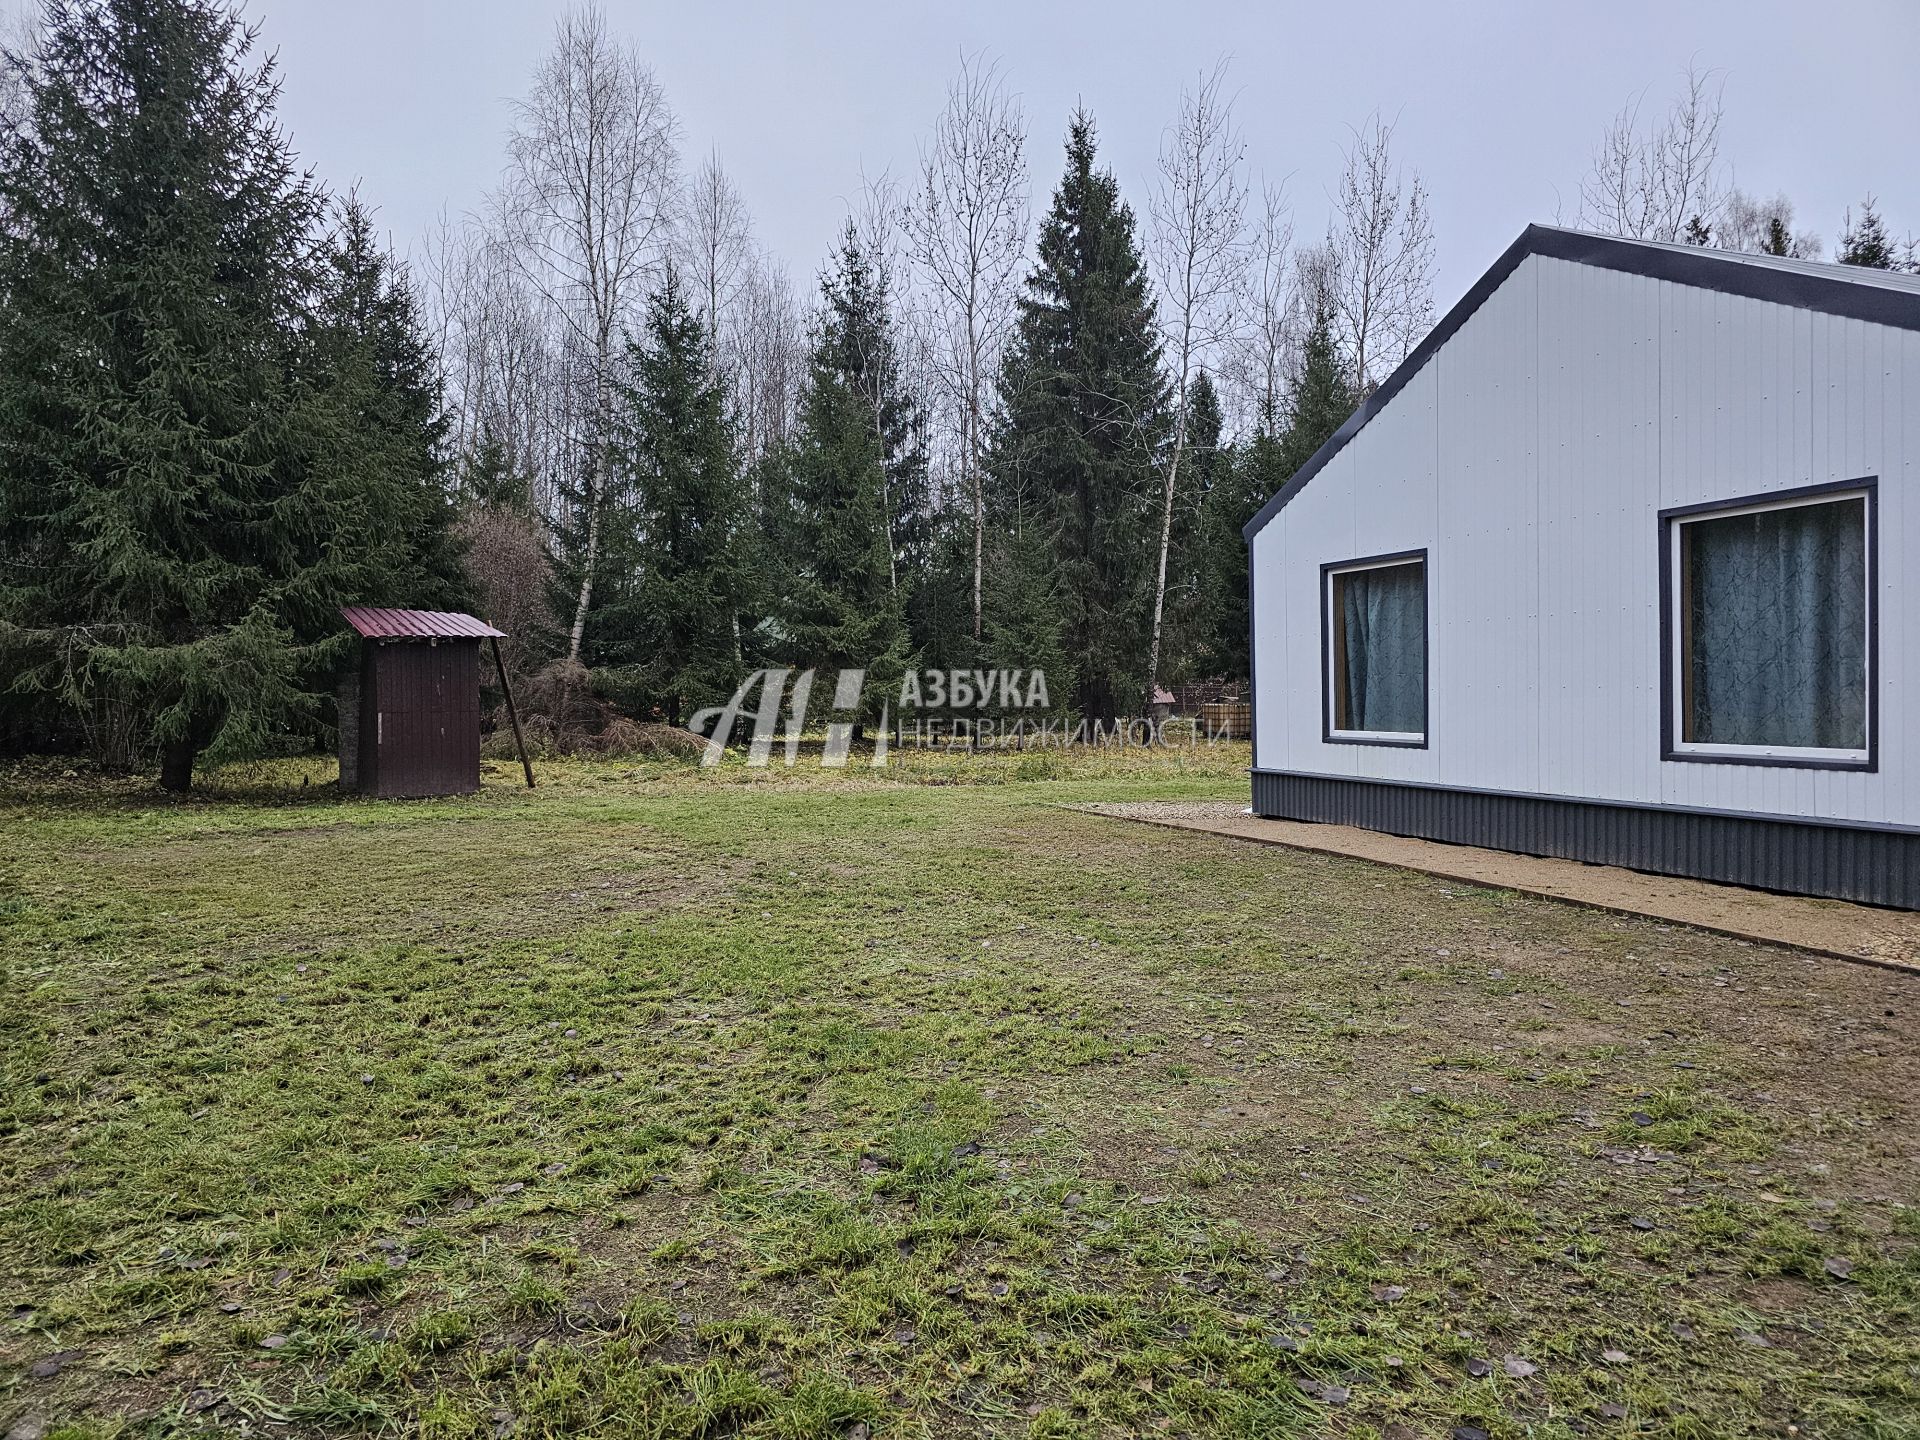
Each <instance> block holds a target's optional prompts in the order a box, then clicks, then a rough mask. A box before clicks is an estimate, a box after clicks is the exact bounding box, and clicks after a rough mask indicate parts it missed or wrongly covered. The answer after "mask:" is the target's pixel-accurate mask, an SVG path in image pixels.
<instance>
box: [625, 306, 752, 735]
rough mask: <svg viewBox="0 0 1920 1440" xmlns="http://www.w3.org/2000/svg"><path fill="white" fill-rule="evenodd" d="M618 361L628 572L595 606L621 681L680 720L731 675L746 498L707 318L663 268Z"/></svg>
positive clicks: (734, 673) (721, 695)
mask: <svg viewBox="0 0 1920 1440" xmlns="http://www.w3.org/2000/svg"><path fill="white" fill-rule="evenodd" d="M627 370H628V375H629V379H628V380H627V382H626V383H625V384H624V385H622V386H621V387H620V391H619V404H618V410H617V416H616V418H617V424H618V434H619V442H618V447H617V453H618V455H619V461H620V465H621V467H622V468H623V469H624V470H625V471H626V473H627V474H628V475H629V476H630V477H631V478H630V482H629V487H630V490H631V493H632V496H633V505H632V509H631V515H630V521H629V523H631V524H632V526H633V528H634V537H633V541H632V551H633V555H634V559H635V562H636V573H635V578H634V581H633V583H632V586H631V588H630V590H629V591H628V593H627V595H626V596H625V598H623V599H622V600H621V601H620V602H618V603H617V604H615V605H612V606H609V607H607V608H606V609H605V610H604V611H603V613H602V614H601V617H600V630H601V633H602V635H603V637H606V638H604V639H603V642H602V644H603V648H605V649H608V650H610V651H612V652H613V653H612V654H611V655H609V657H608V660H609V663H612V664H615V665H618V666H621V667H623V668H624V670H625V673H624V675H621V676H619V677H617V680H618V682H619V684H620V688H623V689H629V690H631V691H632V692H634V694H635V695H636V697H637V699H638V701H639V703H640V704H642V705H645V706H649V707H652V706H657V707H658V708H659V709H660V710H661V711H662V712H663V713H664V714H665V715H666V717H667V719H668V721H669V722H670V723H672V724H675V725H678V724H679V723H680V722H681V720H682V718H683V717H685V716H687V715H690V714H692V713H693V712H694V711H695V710H697V709H699V708H700V707H702V706H704V705H709V704H717V703H720V702H722V701H724V700H725V699H726V698H727V696H728V695H729V694H731V693H732V691H733V689H734V687H735V685H736V684H738V682H739V679H740V669H741V667H740V656H739V653H738V649H737V645H738V640H737V635H738V631H737V629H736V621H737V619H738V616H739V609H740V583H741V574H740V564H739V539H740V529H741V525H742V523H743V520H744V510H745V507H744V505H743V503H742V501H743V492H742V488H741V483H740V475H739V466H738V462H737V460H736V457H735V452H734V445H733V436H732V434H731V432H730V430H729V427H728V423H727V417H726V399H725V396H724V394H723V393H722V389H721V384H720V381H719V379H718V377H717V374H716V372H715V370H714V367H713V365H712V363H711V355H710V349H709V340H708V335H707V329H706V325H705V323H704V321H703V320H702V319H701V317H699V316H697V315H695V314H694V313H693V312H692V310H690V309H689V308H688V306H687V302H686V297H685V295H684V293H683V292H682V290H681V288H680V282H679V279H678V277H677V276H676V275H675V274H674V273H673V272H672V271H671V270H669V271H668V273H667V279H666V283H665V285H664V286H663V287H662V288H661V289H660V290H659V291H658V292H657V293H656V294H655V295H653V296H652V297H651V298H650V299H649V301H648V305H647V323H646V334H645V338H644V341H643V342H641V343H630V344H629V346H628V352H627Z"/></svg>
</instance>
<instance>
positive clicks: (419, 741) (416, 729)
mask: <svg viewBox="0 0 1920 1440" xmlns="http://www.w3.org/2000/svg"><path fill="white" fill-rule="evenodd" d="M479 654H480V647H479V644H478V643H477V642H475V641H471V640H443V641H441V642H440V643H439V644H437V645H436V644H428V643H426V642H424V641H409V642H404V643H400V644H392V645H383V646H381V647H380V688H379V700H378V704H377V714H376V715H375V717H374V725H375V732H376V733H375V736H374V743H375V748H376V750H377V751H378V754H379V763H378V767H377V775H378V783H377V788H376V793H378V794H381V795H458V794H463V793H465V792H467V791H470V790H477V789H478V788H479V786H480V670H479V663H480V662H479Z"/></svg>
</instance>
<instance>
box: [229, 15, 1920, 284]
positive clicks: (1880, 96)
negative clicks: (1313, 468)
mask: <svg viewBox="0 0 1920 1440" xmlns="http://www.w3.org/2000/svg"><path fill="white" fill-rule="evenodd" d="M565 8H566V5H565V4H564V3H562V0H250V3H249V5H248V7H247V13H248V14H249V15H250V16H252V17H253V18H255V19H256V20H258V21H260V22H261V23H262V25H263V27H264V36H265V41H266V43H267V45H268V46H270V47H272V48H274V49H276V50H277V51H278V53H279V56H280V60H281V63H282V65H283V67H284V73H285V84H286V88H285V94H284V99H283V104H282V116H283V119H284V121H285V123H286V125H287V127H288V129H289V130H290V131H291V132H292V135H293V138H294V142H295V144H296V145H297V146H298V148H299V149H300V151H301V152H302V154H303V155H304V157H305V158H306V159H307V160H308V162H309V163H311V164H312V165H314V166H315V167H316V169H317V170H318V172H319V173H320V175H321V176H322V177H323V178H324V179H325V180H327V181H328V183H330V184H331V185H333V186H335V187H337V188H344V187H345V186H346V185H348V184H350V183H352V182H354V181H356V180H358V181H359V182H360V184H361V188H362V192H363V194H364V195H365V197H366V198H367V199H368V200H370V201H372V202H373V203H374V204H376V205H377V206H378V207H379V210H380V214H381V217H382V220H383V222H384V224H385V226H386V227H387V229H388V230H389V231H390V232H391V233H392V235H393V238H394V241H395V243H396V245H397V246H398V247H399V248H401V249H402V250H405V249H407V248H409V247H410V246H411V245H413V244H414V243H415V242H416V241H417V239H418V237H419V236H420V235H421V234H422V233H423V232H424V231H425V229H426V228H427V227H428V226H429V225H430V224H431V223H432V221H433V219H434V217H435V216H436V215H437V214H438V213H439V212H440V210H441V209H442V208H443V207H445V208H446V209H447V210H448V211H449V212H451V213H453V214H455V215H458V214H460V213H462V212H464V211H468V210H471V209H473V208H475V207H476V206H478V205H479V204H480V203H481V200H482V197H483V196H484V194H485V193H486V191H487V190H488V189H489V187H491V186H492V185H493V184H494V183H495V181H496V180H497V178H498V176H499V172H500V166H501V159H502V153H503V145H502V140H503V135H504V132H505V130H506V128H507V125H508V123H509V118H510V115H509V100H510V98H511V97H513V96H515V95H518V94H520V93H521V92H522V91H523V89H524V88H525V85H526V82H527V77H528V74H529V71H530V69H531V67H532V64H533V61H534V59H535V57H536V55H537V54H538V53H539V52H540V51H541V50H542V49H543V48H544V47H545V46H546V44H547V42H548V39H549V36H550V34H551V31H552V26H553V21H554V18H555V17H556V16H557V15H558V14H559V13H560V12H561V11H562V10H564V9H565ZM606 9H607V13H608V15H609V17H610V19H611V20H612V22H613V24H614V25H615V26H616V28H618V29H620V30H621V31H623V32H624V33H626V34H627V35H629V36H631V37H632V39H633V40H634V41H635V43H637V45H638V46H639V48H640V50H641V52H642V53H643V54H644V55H645V57H646V58H647V60H648V61H649V63H651V64H652V66H653V67H654V69H655V72H656V73H657V75H658V76H659V78H660V80H661V82H662V83H663V84H664V86H665V88H666V91H667V94H668V96H669V98H670V100H671V102H672V105H673V108H674V110H675V111H676V113H677V114H678V116H679V119H680V123H681V126H682V128H683V143H682V150H683V154H685V155H687V156H698V155H700V154H702V153H704V152H705V151H707V150H708V149H709V148H710V147H715V146H717V147H718V149H719V152H720V156H721V160H722V163H723V164H724V166H725V167H726V169H727V170H728V171H729V172H730V173H731V174H732V176H733V177H734V179H735V181H736V183H737V184H738V185H739V187H740V189H741V191H742V193H743V195H744V197H745V199H746V202H747V204H748V206H749V207H750V208H751V210H752V212H753V216H754V221H755V227H756V231H757V233H758V236H759V238H760V239H761V241H762V243H764V244H765V245H767V246H768V248H770V249H771V250H773V251H774V252H775V253H777V254H779V255H781V256H783V257H784V258H785V259H786V260H787V262H788V263H789V265H791V266H792V268H793V270H794V272H795V275H796V278H801V277H805V276H809V275H811V274H812V273H813V272H814V271H815V269H816V268H817V267H818V265H819V263H820V260H821V258H822V256H823V255H824V254H825V252H826V249H827V246H828V243H829V241H830V239H831V238H832V235H833V232H834V231H835V229H836V228H837V227H838V225H839V223H840V221H841V220H842V218H843V217H844V216H845V214H846V213H847V208H848V205H849V203H850V201H852V199H853V198H854V197H855V196H856V195H857V194H858V191H859V187H860V177H861V174H862V172H863V171H864V172H866V173H868V174H875V173H878V172H880V171H883V170H886V169H887V168H889V167H892V168H893V169H894V171H895V172H896V173H901V172H910V171H911V170H912V169H913V167H914V165H915V156H916V146H917V144H918V142H919V140H920V138H921V137H922V136H923V135H924V134H925V133H926V132H927V131H928V129H929V128H930V126H931V123H932V120H933V118H934V116H935V114H936V113H937V112H938V111H939V109H940V106H941V103H942V100H943V96H944V88H945V85H946V82H947V80H948V78H949V77H950V75H951V74H952V72H953V71H954V69H955V67H956V65H957V62H958V59H959V57H960V54H961V52H962V51H967V52H974V51H982V50H984V51H986V52H988V53H989V54H991V55H993V56H996V57H998V58H999V60H1000V61H1001V63H1002V65H1003V67H1004V70H1005V73H1006V75H1007V78H1008V80H1009V82H1010V83H1011V85H1012V87H1013V88H1014V89H1015V90H1017V91H1018V93H1019V94H1020V95H1021V96H1022V98H1023V100H1024V103H1025V108H1026V113H1027V118H1028V125H1029V144H1028V157H1029V167H1030V170H1031V173H1032V177H1033V182H1034V190H1035V198H1036V211H1037V210H1038V208H1039V207H1040V206H1042V205H1044V204H1045V201H1046V197H1047V195H1048V194H1049V193H1050V192H1051V189H1052V187H1053V184H1054V182H1055V180H1056V179H1057V178H1058V175H1059V170H1060V138H1061V135H1062V132H1063V130H1064V127H1065V122H1066V117H1067V113H1068V111H1069V110H1070V109H1071V108H1072V106H1073V105H1074V103H1075V101H1076V100H1078V101H1082V102H1084V103H1085V104H1086V105H1087V106H1088V107H1089V108H1090V109H1091V110H1092V111H1093V113H1094V116H1095V117H1096V119H1097V121H1098V123H1099V127H1100V132H1101V137H1102V144H1103V149H1104V152H1105V155H1106V157H1107V160H1108V163H1109V164H1110V165H1111V166H1112V167H1113V168H1114V169H1115V171H1116V173H1117V174H1118V175H1119V177H1120V180H1121V184H1122V185H1123V187H1124V188H1125V189H1126V191H1127V193H1128V196H1129V198H1130V199H1131V200H1132V202H1133V203H1134V207H1135V210H1136V212H1144V209H1145V187H1146V184H1147V181H1148V179H1149V177H1150V175H1151V172H1152V166H1153V159H1154V155H1155V152H1156V150H1157V147H1158V145H1159V141H1160V136H1161V132H1162V130H1163V128H1164V127H1165V125H1166V124H1167V121H1168V120H1169V118H1170V117H1171V116H1172V115H1173V113H1174V110H1175V107H1176V105H1177V103H1178V97H1179V90H1180V87H1181V85H1182V83H1183V82H1191V81H1192V80H1193V78H1194V77H1195V75H1196V74H1197V72H1198V71H1199V70H1201V69H1202V68H1204V67H1209V66H1211V65H1212V64H1213V63H1214V61H1215V60H1216V59H1218V58H1219V57H1221V56H1223V55H1224V56H1228V57H1230V58H1231V61H1232V69H1231V71H1230V75H1231V80H1232V87H1233V89H1235V90H1236V91H1237V93H1238V97H1239V99H1238V111H1237V113H1238V117H1239V119H1240V121H1241V123H1242V126H1243V128H1244V130H1245V133H1246V138H1247V140H1248V143H1249V156H1250V158H1251V160H1252V162H1253V165H1254V166H1255V167H1256V168H1257V169H1258V170H1260V171H1264V172H1265V173H1266V174H1268V175H1269V176H1271V177H1273V178H1275V179H1279V178H1285V179H1286V180H1287V184H1288V190H1289V192H1290V194H1291V197H1292V200H1293V204H1294V214H1295V222H1296V228H1297V231H1298V232H1299V234H1300V235H1301V236H1302V237H1303V238H1304V237H1311V236H1313V235H1315V234H1317V233H1320V232H1321V231H1323V230H1324V227H1325V224H1326V215H1327V209H1328V194H1329V192H1330V190H1331V187H1332V186H1333V184H1334V183H1335V181H1336V179H1337V177H1338V174H1339V163H1340V146H1341V144H1342V143H1343V142H1344V141H1345V140H1346V138H1347V127H1349V126H1351V125H1359V124H1361V123H1362V122H1363V121H1364V120H1365V118H1366V117H1367V115H1368V114H1369V112H1371V111H1372V110H1374V109H1375V108H1376V107H1377V108H1379V109H1381V110H1382V111H1383V112H1385V113H1386V114H1387V115H1389V116H1398V117H1399V133H1398V140H1397V147H1396V148H1397V149H1398V151H1399V153H1400V154H1401V156H1402V157H1403V159H1404V161H1405V162H1406V163H1407V164H1408V165H1411V166H1413V167H1415V168H1417V169H1418V170H1419V171H1420V173H1421V175H1422V176H1423V177H1424V178H1425V180H1426V183H1427V186H1428V189H1429V191H1430V192H1431V195H1432V200H1433V209H1434V219H1435V232H1436V235H1437V241H1438V254H1439V283H1438V294H1437V296H1436V299H1437V301H1438V302H1439V305H1440V308H1441V309H1444V308H1445V307H1446V306H1447V305H1448V304H1450V303H1451V302H1452V301H1453V300H1454V299H1455V298H1456V297H1457V296H1458V295H1459V294H1460V292H1461V291H1463V290H1464V289H1465V288H1466V287H1467V286H1468V285H1470V284H1471V283H1472V281H1473V279H1474V278H1475V277H1476V276H1477V275H1478V274H1479V273H1480V271H1481V270H1483V269H1484V268H1485V267H1486V266H1487V265H1488V264H1490V263H1491V262H1492V261H1493V259H1494V258H1495V257H1496V256H1497V255H1498V254H1499V252H1500V251H1501V250H1502V249H1503V248H1504V247H1505V246H1506V245H1507V243H1508V242H1509V241H1511V240H1512V239H1513V237H1514V236H1515V235H1516V234H1517V233H1518V232H1519V230H1520V229H1521V227H1522V226H1523V225H1525V224H1526V223H1527V222H1528V221H1532V220H1546V221H1551V220H1552V219H1553V218H1554V216H1555V211H1556V207H1559V208H1560V209H1561V210H1562V212H1563V213H1564V216H1565V218H1566V219H1567V221H1568V222H1569V223H1571V221H1572V219H1573V216H1574V213H1575V210H1576V208H1577V202H1578V185H1579V180H1580V177H1581V175H1582V173H1583V172H1584V171H1585V169H1586V168H1587V165H1588V162H1589V160H1590V158H1591V154H1592V150H1593V146H1594V142H1595V141H1596V139H1597V138H1598V136H1599V134H1600V132H1601V130H1602V128H1603V127H1604V126H1605V124H1606V123H1607V120H1608V119H1609V117H1610V116H1611V115H1612V114H1613V113H1614V112H1615V111H1617V110H1618V109H1619V108H1620V107H1621V105H1622V104H1623V103H1624V102H1626V101H1627V100H1628V99H1629V98H1630V97H1631V96H1633V95H1634V94H1636V93H1637V92H1640V91H1642V90H1644V91H1645V92H1646V102H1645V103H1646V105H1647V106H1648V107H1649V109H1655V108H1664V106H1665V104H1666V103H1667V102H1668V101H1669V100H1670V99H1671V98H1672V97H1673V95H1674V94H1675V93H1676V91H1677V90H1678V88H1679V86H1680V84H1681V81H1682V72H1683V71H1684V69H1685V67H1686V65H1687V63H1688V61H1689V59H1692V60H1694V61H1695V62H1696V63H1698V64H1700V65H1702V66H1706V67H1712V68H1714V69H1716V70H1719V71H1721V72H1723V78H1724V83H1725V104H1726V123H1725V128H1724V131H1723V141H1722V149H1723V154H1724V156H1725V157H1726V158H1727V160H1728V161H1730V162H1731V166H1732V169H1733V172H1734V177H1735V178H1736V179H1737V180H1738V182H1739V183H1740V185H1741V186H1742V187H1743V188H1746V189H1748V190H1750V191H1754V192H1756V193H1760V194H1768V195H1770V194H1772V193H1773V192H1774V191H1776V190H1785V191H1786V192H1787V193H1788V195H1789V196H1790V197H1791V198H1792V199H1793V200H1794V202H1795V203H1796V206H1797V208H1798V217H1797V218H1798V223H1799V224H1800V225H1802V226H1811V227H1813V228H1815V229H1817V230H1818V231H1819V232H1820V234H1821V235H1822V237H1823V238H1824V239H1825V241H1826V246H1827V251H1828V253H1831V251H1832V248H1833V239H1834V235H1835V233H1836V232H1837V230H1838V229H1839V226H1840V221H1841V215H1842V212H1843V211H1844V210H1845V208H1846V207H1847V206H1848V205H1849V204H1850V203H1857V202H1858V200H1859V198H1860V196H1861V195H1862V194H1863V193H1864V192H1866V191H1868V190H1871V191H1873V192H1874V193H1875V194H1876V195H1877V196H1878V197H1879V198H1880V201H1881V210H1882V213H1883V214H1884V215H1885V216H1886V217H1887V220H1888V222H1889V224H1890V225H1891V226H1892V227H1893V228H1894V230H1895V231H1896V233H1899V234H1905V233H1906V232H1907V231H1908V230H1909V229H1912V230H1915V231H1920V144H1917V143H1916V140H1915V137H1916V133H1920V123H1917V122H1920V89H1916V84H1915V76H1916V75H1920V0H1825V3H1820V4H1809V3H1807V0H1712V3H1686V0H1598V3H1591V4H1582V3H1577V0H1560V3H1541V0H1513V3H1488V4H1480V5H1468V4H1465V3H1459V4H1455V3H1445V4H1441V3H1434V0H1416V3H1401V0H1391V3H1389V0H1373V3H1369V4H1365V5H1361V4H1355V3H1351V0H1349V3H1329V0H1313V3H1310V4H1301V3H1293V0H1286V3H1279V0H1266V3H1243V4H1238V5H1228V4H1196V3H1192V0H1189V3H1185V4H1171V3H1165V0H1161V3H1156V4H1147V3H1141V0H1103V3H1084V4H1083V3H1075V4H1056V3H1048V0H1021V3H1010V0H974V3H970V4H966V5H958V4H951V5H947V6H936V5H929V4H919V3H912V0H894V3H866V0H861V3H851V0H835V3H831V4H828V3H811V4H810V3H798V0H788V3H754V0H730V3H725V4H716V3H711V0H708V3H703V0H674V3H661V0H607V4H606ZM1466 11H1472V12H1473V18H1470V19H1462V18H1460V17H1459V14H1457V13H1456V12H1466Z"/></svg>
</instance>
